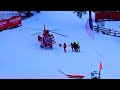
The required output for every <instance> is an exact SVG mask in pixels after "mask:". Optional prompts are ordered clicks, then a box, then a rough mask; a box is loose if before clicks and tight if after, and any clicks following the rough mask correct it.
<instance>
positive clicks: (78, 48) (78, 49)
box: [77, 42, 80, 52]
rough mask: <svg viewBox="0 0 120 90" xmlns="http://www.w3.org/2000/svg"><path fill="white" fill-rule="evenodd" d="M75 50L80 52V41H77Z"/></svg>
mask: <svg viewBox="0 0 120 90" xmlns="http://www.w3.org/2000/svg"><path fill="white" fill-rule="evenodd" d="M77 51H78V52H80V43H79V42H77Z"/></svg>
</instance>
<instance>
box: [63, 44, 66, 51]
mask: <svg viewBox="0 0 120 90" xmlns="http://www.w3.org/2000/svg"><path fill="white" fill-rule="evenodd" d="M66 47H67V45H66V43H64V45H63V48H64V52H66Z"/></svg>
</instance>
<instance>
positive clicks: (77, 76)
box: [58, 69, 85, 79]
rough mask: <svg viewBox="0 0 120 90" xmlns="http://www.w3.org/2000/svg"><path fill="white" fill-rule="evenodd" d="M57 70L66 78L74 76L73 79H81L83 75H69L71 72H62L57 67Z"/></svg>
mask: <svg viewBox="0 0 120 90" xmlns="http://www.w3.org/2000/svg"><path fill="white" fill-rule="evenodd" d="M58 71H59V72H60V73H62V74H64V75H65V76H67V77H68V78H75V79H83V78H84V77H85V76H83V75H71V74H65V73H64V72H62V71H61V70H59V69H58Z"/></svg>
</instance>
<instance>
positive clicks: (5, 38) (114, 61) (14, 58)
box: [0, 11, 120, 79]
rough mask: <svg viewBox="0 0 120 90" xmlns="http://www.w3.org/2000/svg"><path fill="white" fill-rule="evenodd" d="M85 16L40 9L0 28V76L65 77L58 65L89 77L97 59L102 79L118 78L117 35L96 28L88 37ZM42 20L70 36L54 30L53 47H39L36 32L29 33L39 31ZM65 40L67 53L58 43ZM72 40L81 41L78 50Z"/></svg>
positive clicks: (118, 51)
mask: <svg viewBox="0 0 120 90" xmlns="http://www.w3.org/2000/svg"><path fill="white" fill-rule="evenodd" d="M87 19H88V14H87V15H84V17H83V18H82V19H79V18H78V17H77V16H76V15H75V14H73V12H72V11H43V12H42V13H41V14H37V15H36V16H34V17H31V18H29V19H26V20H24V21H22V26H21V27H19V28H16V29H12V30H6V31H2V32H0V78H1V79H3V78H5V79H9V78H14V79H16V78H23V79H24V78H28V79H35V78H36V79H67V77H66V76H64V75H63V74H61V73H60V72H59V71H58V69H60V70H62V71H63V72H64V73H66V74H81V75H85V79H90V78H91V76H90V73H91V72H92V71H94V70H97V71H98V70H99V63H100V61H102V64H103V69H102V71H101V78H102V79H117V78H120V72H119V66H120V61H119V57H120V56H119V53H120V48H119V44H120V38H119V37H113V36H107V35H103V34H102V33H96V32H95V35H94V40H93V39H91V38H90V37H89V35H88V34H87V31H86V22H87ZM44 24H45V25H46V28H47V29H58V31H55V32H57V33H61V34H64V35H67V36H68V37H69V38H66V37H63V36H60V35H57V34H53V35H54V36H55V40H56V42H57V43H56V44H55V45H54V47H53V50H51V49H42V50H41V49H40V47H39V43H38V41H37V35H34V36H30V35H31V34H34V33H36V32H39V31H40V30H35V29H43V27H44ZM28 28H35V29H28ZM64 42H65V43H67V46H68V47H67V53H64V51H63V48H62V47H59V46H58V44H59V43H61V44H63V43H64ZM71 42H80V45H81V52H72V51H71V48H70V47H69V45H70V43H71Z"/></svg>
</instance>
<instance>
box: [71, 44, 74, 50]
mask: <svg viewBox="0 0 120 90" xmlns="http://www.w3.org/2000/svg"><path fill="white" fill-rule="evenodd" d="M70 46H71V48H72V51H73V52H74V50H73V48H74V44H73V43H71V44H70Z"/></svg>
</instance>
